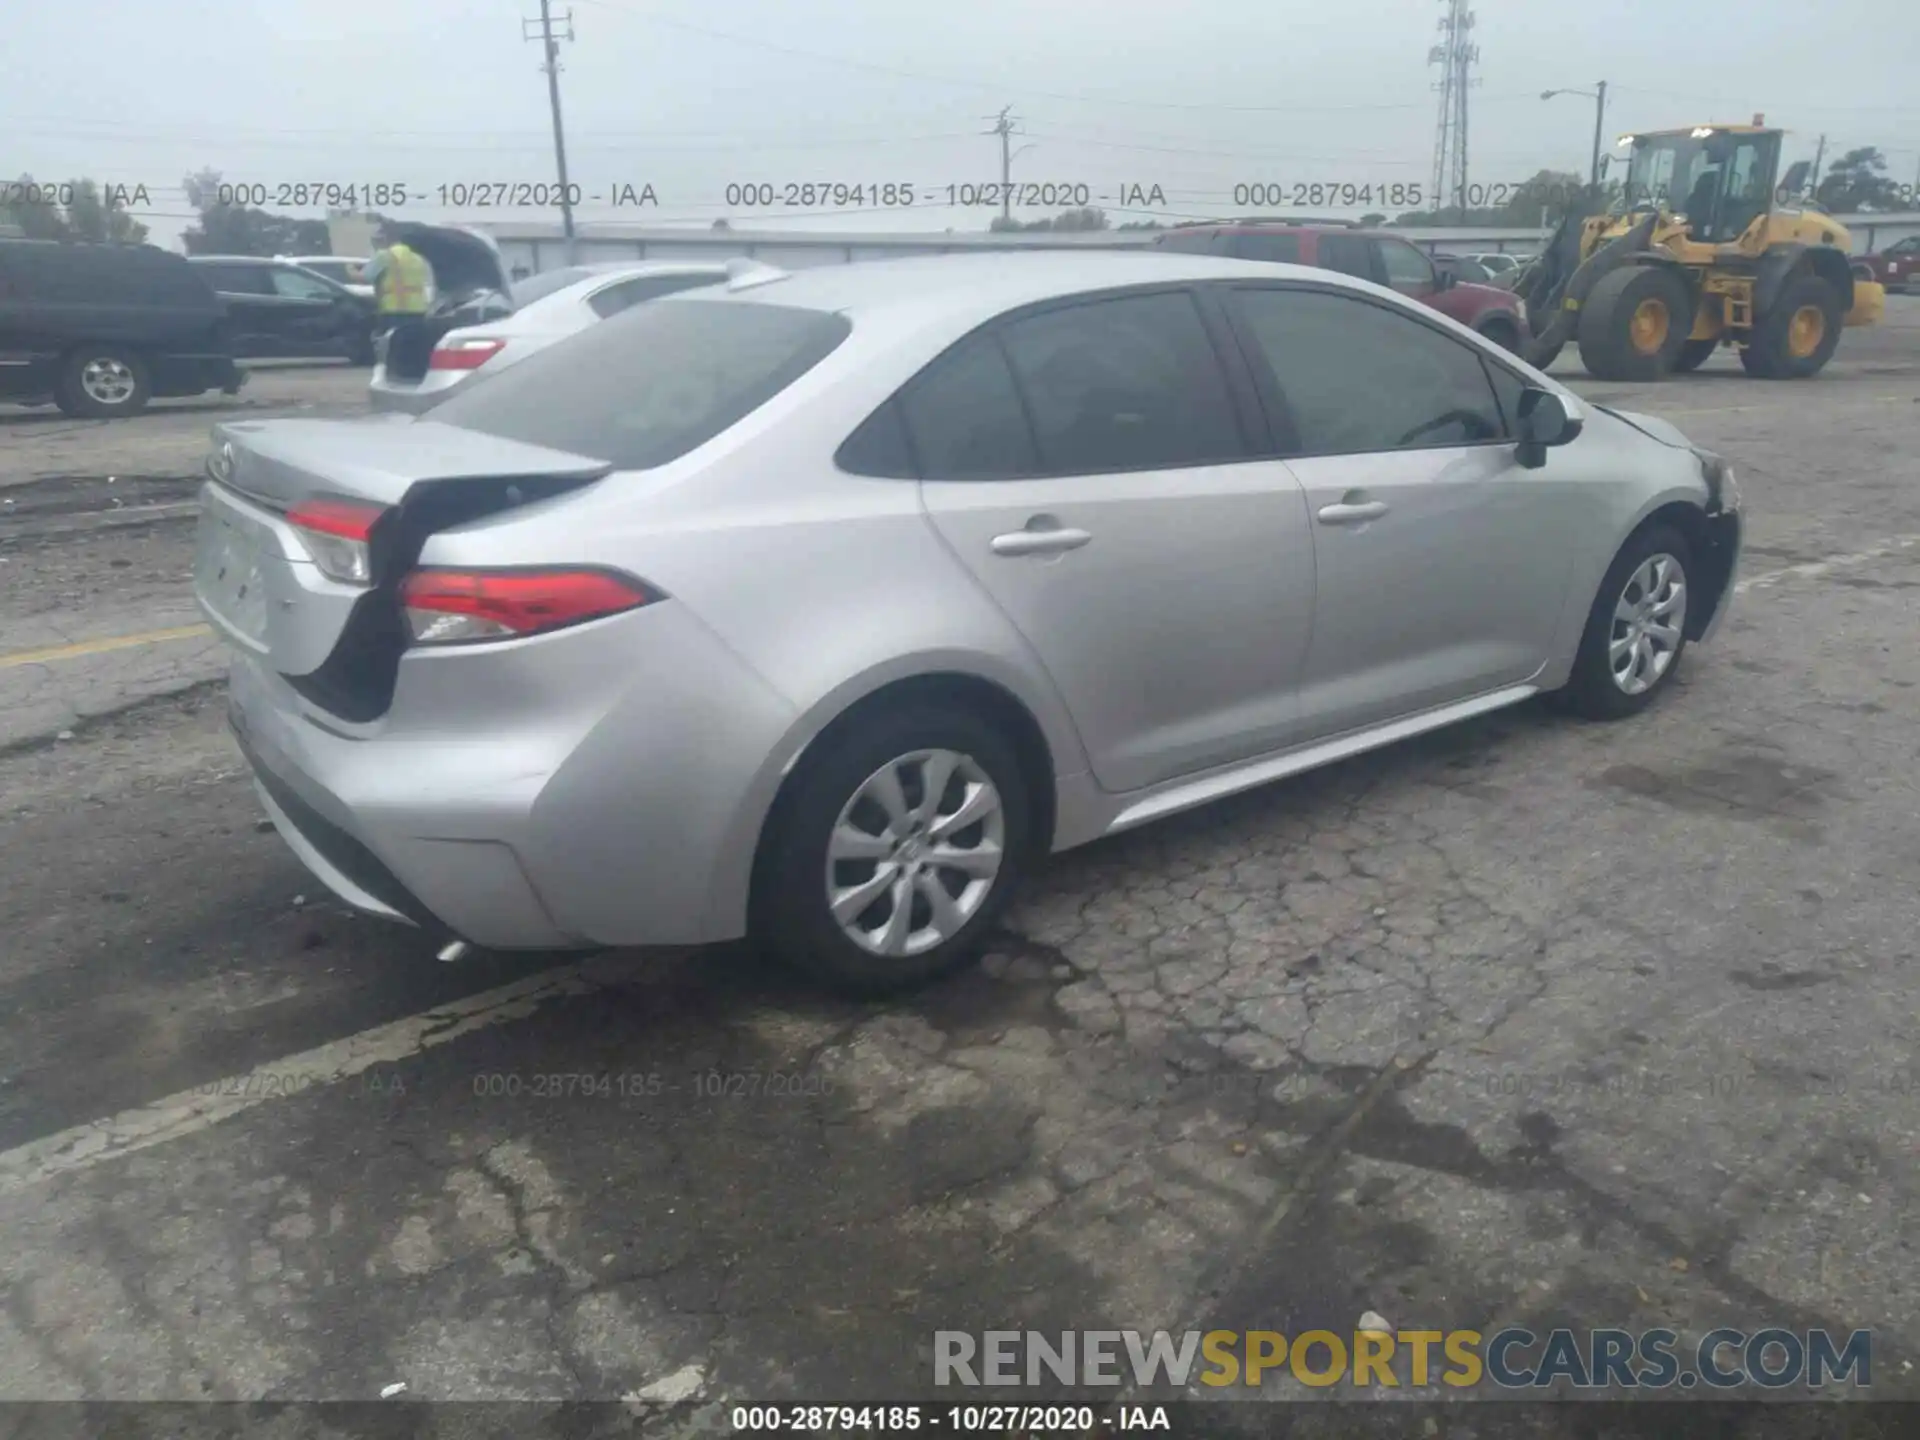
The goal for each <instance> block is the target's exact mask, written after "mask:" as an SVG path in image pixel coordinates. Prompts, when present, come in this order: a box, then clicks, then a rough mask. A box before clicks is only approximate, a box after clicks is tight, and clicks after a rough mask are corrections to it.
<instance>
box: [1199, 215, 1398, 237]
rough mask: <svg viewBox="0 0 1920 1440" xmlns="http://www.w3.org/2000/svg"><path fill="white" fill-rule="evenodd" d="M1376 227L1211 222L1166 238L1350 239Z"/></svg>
mask: <svg viewBox="0 0 1920 1440" xmlns="http://www.w3.org/2000/svg"><path fill="white" fill-rule="evenodd" d="M1376 229H1377V227H1375V226H1362V225H1349V224H1345V223H1343V222H1341V221H1337V220H1259V219H1252V220H1209V221H1207V222H1206V223H1205V224H1203V225H1176V226H1174V228H1173V229H1171V230H1168V231H1166V232H1165V234H1167V235H1186V234H1189V233H1191V232H1192V231H1195V230H1199V231H1203V232H1205V233H1208V234H1220V233H1224V234H1229V235H1272V234H1276V233H1280V232H1286V233H1289V234H1308V233H1311V234H1315V235H1333V234H1340V235H1347V234H1354V233H1358V234H1362V235H1370V234H1373V233H1374V231H1375V230H1376Z"/></svg>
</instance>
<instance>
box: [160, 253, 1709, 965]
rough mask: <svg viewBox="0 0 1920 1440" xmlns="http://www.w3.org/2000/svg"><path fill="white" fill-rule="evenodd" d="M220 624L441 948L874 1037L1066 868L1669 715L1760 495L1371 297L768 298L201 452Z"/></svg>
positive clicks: (849, 276)
mask: <svg viewBox="0 0 1920 1440" xmlns="http://www.w3.org/2000/svg"><path fill="white" fill-rule="evenodd" d="M210 470H211V475H210V479H209V483H208V484H207V486H206V488H205V494H204V504H205V514H204V518H203V521H202V528H201V534H200V553H199V558H198V562H197V567H196V588H197V592H198V595H199V599H200V602H201V604H202V606H203V608H204V609H205V611H206V613H207V614H208V616H209V617H210V618H211V620H212V621H213V623H214V624H215V625H216V626H217V627H218V629H219V630H220V632H221V633H222V634H223V635H224V636H225V637H226V639H227V641H228V642H229V643H230V644H231V646H232V649H233V652H234V663H233V670H232V685H231V702H230V707H231V708H230V713H231V716H232V721H233V725H234V729H235V733H236V734H237V736H238V737H239V740H240V744H241V746H242V748H243V749H244V751H245V753H246V755H247V757H248V759H249V761H250V762H251V765H252V767H253V772H254V774H255V776H256V777H257V779H258V782H259V788H260V793H261V796H262V799H263V803H264V804H265V807H266V810H267V813H268V814H269V815H270V816H271V817H272V820H273V822H274V824H275V826H276V827H277V828H278V829H279V832H280V834H281V835H282V836H284V837H285V839H286V841H287V843H288V844H289V845H290V846H291V847H292V848H293V849H294V851H295V852H296V853H297V854H298V855H299V857H300V858H301V859H302V860H303V861H304V862H305V863H306V865H307V866H308V867H309V868H310V869H311V870H312V871H313V872H314V873H315V874H316V875H317V876H318V877H319V878H320V879H321V880H322V881H323V882H325V883H326V884H327V885H328V886H329V887H331V889H332V890H333V891H334V892H335V893H336V894H337V895H339V896H340V897H341V898H343V899H344V900H345V901H347V902H348V903H350V904H352V905H354V906H357V907H359V908H360V909H362V910H364V911H368V912H371V913H373V914H376V915H381V916H386V917H388V918H390V919H393V920H396V921H402V920H404V921H408V922H411V923H413V924H415V925H418V926H420V927H422V928H423V929H424V930H426V931H428V932H430V933H431V934H432V935H433V936H434V937H435V941H436V943H437V944H442V945H446V946H449V947H450V950H452V951H457V950H458V949H459V948H460V947H461V946H462V945H467V944H471V945H477V946H484V947H490V948H496V949H542V950H550V949H555V948H583V949H584V948H594V947H601V946H614V945H631V944H649V943H686V942H704V941H719V940H727V939H732V938H735V937H740V936H743V935H748V934H752V935H755V936H758V937H759V938H760V939H761V940H762V941H763V942H764V943H765V944H766V945H767V946H769V947H770V948H772V949H774V950H776V951H778V952H780V953H781V954H783V955H785V956H786V957H788V958H790V959H791V960H793V961H795V962H797V963H798V964H800V965H801V966H803V967H805V968H806V969H807V970H808V971H809V972H811V973H812V974H814V975H816V976H818V977H820V978H821V979H823V980H824V981H826V982H828V983H831V984H834V985H837V986H840V987H843V988H848V989H853V990H859V991H868V992H876V991H885V990H890V989H895V988H899V987H903V986H907V985H911V984H914V983H918V982H921V981H924V980H926V979H927V978H929V977H931V976H933V975H935V974H937V973H939V972H941V971H944V970H946V969H948V968H950V967H952V966H954V965H957V964H960V963H962V962H964V961H965V960H966V959H968V958H969V957H970V956H972V955H973V954H975V953H977V951H978V950H979V949H980V947H981V946H982V945H983V943H984V942H985V941H986V939H987V938H988V936H989V935H990V933H991V932H992V930H993V927H994V926H995V924H996V921H997V919H998V917H999V916H1000V914H1001V913H1002V911H1003V909H1004V907H1005V906H1006V905H1007V903H1008V900H1009V898H1010V895H1011V894H1012V890H1013V886H1014V885H1015V883H1016V882H1017V880H1018V878H1019V877H1020V874H1021V872H1022V871H1024V870H1026V869H1028V868H1029V867H1030V866H1031V864H1032V863H1033V862H1034V861H1035V859H1036V858H1037V857H1039V856H1041V855H1043V854H1045V853H1047V852H1050V851H1060V850H1065V849H1068V848H1070V847H1073V846H1077V845H1081V844H1084V843H1086V842H1088V841H1091V840H1094V839H1096V838H1098V837H1100V836H1103V835H1109V834H1112V833H1114V832H1116V831H1121V830H1125V829H1128V828H1130V827H1133V826H1137V825H1141V824H1144V823H1147V822H1150V821H1153V820H1155V819H1158V818H1159V817H1162V816H1166V815H1169V814H1172V813H1174V812H1176V811H1180V810H1184V809H1186V808H1188V807H1191V806H1196V805H1201V804H1204V803H1206V802H1208V801H1211V800H1215V799H1217V798H1219V797H1221V796H1225V795H1228V794H1230V793H1233V792H1236V791H1240V790H1244V789H1247V788H1249V787H1251V786H1256V785H1262V784H1266V783H1269V782H1272V781H1277V780H1281V779H1283V778H1284V777H1286V776H1289V775H1292V774H1295V773H1297V772H1300V771H1304V770H1307V769H1310V768H1312V767H1314V766H1318V765H1323V764H1326V763H1328V762H1331V761H1334V760H1338V759H1341V758H1343V757H1346V756H1350V755H1353V754H1356V753H1358V752H1360V751H1364V750H1367V749H1370V748H1372V747H1375V746H1380V745H1384V744H1388V743H1390V742H1393V741H1396V740H1399V739H1402V738H1404V737H1406V736H1410V735H1414V734H1416V733H1419V732H1421V731H1426V730H1431V729H1433V728H1435V727H1438V726H1443V725H1448V724H1451V723H1454V722H1457V721H1461V720H1464V719H1466V718H1468V717H1471V716H1475V715H1479V714H1482V713H1485V712H1488V711H1491V710H1494V709H1497V708H1499V707H1502V706H1507V705H1512V704H1515V703H1517V702H1521V701H1524V700H1526V699H1528V698H1529V697H1531V696H1536V695H1543V694H1551V695H1554V696H1556V697H1558V699H1559V700H1560V701H1561V702H1562V703H1563V704H1564V705H1565V707H1566V708H1568V709H1570V710H1573V711H1576V712H1579V713H1580V714H1583V715H1586V716H1590V717H1596V718H1601V719H1615V718H1620V717H1624V716H1628V715H1632V714H1633V713H1635V712H1636V711H1639V710H1641V709H1642V708H1644V707H1645V706H1646V705H1648V704H1649V703H1651V702H1653V701H1654V700H1655V699H1656V697H1658V696H1659V695H1660V694H1661V693H1662V691H1664V690H1665V689H1666V688H1667V687H1669V686H1670V685H1671V683H1672V681H1673V677H1674V674H1675V672H1676V670H1677V668H1678V667H1679V665H1680V662H1681V659H1682V656H1683V654H1684V653H1685V651H1686V649H1687V647H1688V645H1689V642H1699V641H1702V640H1704V639H1706V638H1708V637H1709V636H1710V635H1711V634H1712V633H1713V632H1714V630H1715V628H1716V627H1717V626H1718V625H1719V624H1720V622H1721V620H1722V618H1723V617H1724V615H1725V613H1726V610H1727V606H1728V603H1729V601H1730V600H1731V597H1732V595H1733V590H1734V584H1733V579H1734V573H1735V569H1736V565H1737V560H1738V556H1739V550H1740V539H1741V518H1740V510H1739V502H1738V498H1737V494H1736V490H1735V486H1734V483H1733V477H1732V476H1731V474H1730V473H1729V470H1728V467H1727V466H1726V464H1725V463H1724V462H1723V461H1722V460H1720V459H1719V458H1718V457H1716V456H1714V455H1712V454H1709V453H1707V452H1705V451H1703V450H1700V449H1698V448H1696V447H1694V446H1691V445H1690V444H1689V443H1688V442H1687V440H1686V439H1685V437H1684V436H1682V435H1681V434H1680V433H1679V432H1678V431H1676V430H1674V429H1673V428H1672V427H1671V426H1669V425H1666V424H1664V423H1661V422H1659V421H1655V420H1652V419H1649V418H1647V417H1644V416H1636V415H1631V414H1625V413H1619V412H1614V411H1610V410H1607V409H1605V408H1603V407H1601V406H1598V405H1594V404H1591V403H1589V402H1586V401H1583V400H1581V399H1580V398H1578V397H1577V396H1575V395H1574V394H1573V393H1572V392H1570V391H1568V390H1567V389H1565V388H1564V387H1562V386H1560V385H1558V384H1557V383H1556V382H1554V381H1553V380H1551V379H1549V378H1547V377H1546V376H1544V375H1542V374H1540V373H1539V372H1537V371H1534V370H1531V369H1529V368H1528V367H1527V366H1525V365H1524V364H1522V363H1521V362H1519V361H1518V360H1517V359H1515V357H1514V356H1513V355H1511V354H1509V353H1507V352H1505V351H1504V350H1502V349H1501V348H1500V347H1498V346H1496V345H1493V344H1491V343H1489V342H1488V341H1486V340H1485V339H1483V338H1481V337H1480V336H1477V335H1475V334H1474V333H1473V332H1472V331H1470V330H1468V329H1466V328H1465V327H1463V326H1461V325H1459V324H1456V323H1455V322H1453V321H1452V320H1450V319H1448V318H1447V317H1445V316H1443V315H1440V314H1438V313H1436V312H1435V311H1433V310H1432V309H1431V308H1429V307H1427V306H1424V305H1421V304H1419V303H1418V302H1417V301H1414V300H1409V299H1407V298H1405V297H1403V296H1401V295H1398V294H1396V293H1395V292H1394V291H1392V290H1389V289H1387V288H1385V287H1382V286H1377V285H1374V284H1371V283H1369V282H1367V281H1364V280H1359V279H1355V278H1352V277H1348V276H1344V275H1340V274H1334V273H1330V272H1328V271H1325V270H1318V269H1307V268H1302V267H1297V266H1276V265H1271V264H1263V263H1259V262H1247V261H1235V260H1231V259H1219V258H1214V257H1210V256H1201V255H1184V254H1178V253H1171V252H1166V251H1161V252H1156V253H1147V254H1126V253H1120V252H1114V253H1105V254H1064V253H1062V254H1045V253H1025V254H1023V253H1013V254H982V255H967V256H946V257H940V258H933V259H926V260H899V261H886V262H880V263H873V264H856V265H847V266H837V267H821V268H817V269H811V270H808V271H805V272H803V273H798V274H792V275H786V274H782V273H781V272H778V271H770V270H767V269H766V268H765V267H752V266H744V267H741V268H740V269H739V271H738V273H737V274H736V276H735V277H734V279H732V280H731V281H730V282H728V283H727V284H724V285H720V286H716V287H713V288H710V289H705V290H692V291H687V292H685V293H683V294H681V295H677V296H670V297H667V298H663V299H659V300H655V301H652V302H650V303H648V304H646V305H641V306H636V307H634V308H632V309H630V310H627V311H626V312H624V313H622V314H619V315H616V316H614V317H613V318H611V319H609V320H607V321H605V322H604V323H601V324H599V325H596V326H594V327H592V328H591V329H588V330H586V331H584V332H582V333H581V334H579V335H576V336H574V337H572V338H570V339H569V340H567V341H565V342H563V343H561V344H558V345H555V346H553V347H551V348H550V349H547V350H544V351H542V352H541V353H539V354H536V355H532V356H530V357H529V358H528V359H527V360H526V361H525V362H524V363H522V364H520V365H518V366H516V367H514V368H512V369H510V370H508V371H506V372H504V373H502V374H501V375H500V376H498V377H497V378H496V379H494V380H492V381H490V382H489V383H488V384H486V385H484V386H479V387H476V388H475V389H474V390H473V391H472V392H471V393H466V394H461V393H455V394H454V395H453V396H452V397H451V398H450V399H448V400H447V401H445V402H444V403H443V404H441V405H440V406H438V407H436V408H435V409H434V410H433V411H432V412H431V413H430V416H428V417H425V418H421V419H414V420H397V421H394V420H387V421H379V420H371V421H336V420H300V419H288V420H242V421H234V422H231V423H228V424H225V425H222V426H220V427H219V428H218V430H217V432H216V443H215V452H214V455H213V458H212V460H211V462H210Z"/></svg>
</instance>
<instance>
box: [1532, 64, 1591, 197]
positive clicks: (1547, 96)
mask: <svg viewBox="0 0 1920 1440" xmlns="http://www.w3.org/2000/svg"><path fill="white" fill-rule="evenodd" d="M1556 95H1579V96H1582V97H1584V98H1586V99H1588V100H1591V101H1593V181H1592V183H1593V193H1594V194H1596V195H1598V194H1599V193H1600V137H1601V135H1602V133H1603V132H1604V131H1605V130H1606V128H1607V82H1606V81H1604V80H1602V81H1601V82H1600V83H1599V85H1598V86H1597V87H1596V88H1594V89H1592V90H1542V91H1541V92H1540V98H1541V99H1542V100H1551V99H1553V97H1554V96H1556Z"/></svg>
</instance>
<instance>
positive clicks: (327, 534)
mask: <svg viewBox="0 0 1920 1440" xmlns="http://www.w3.org/2000/svg"><path fill="white" fill-rule="evenodd" d="M386 513H387V511H386V507H385V506H383V505H375V504H373V503H371V502H370V501H366V500H337V499H333V498H331V497H329V496H316V497H315V498H313V499H311V500H302V501H301V502H300V503H299V504H297V505H295V506H294V507H293V508H292V509H290V510H289V511H287V523H288V524H290V525H292V526H293V527H294V528H295V529H296V530H298V531H299V532H300V540H301V543H302V544H304V545H305V546H306V547H307V553H308V554H310V555H312V556H313V563H314V564H315V565H317V566H319V568H320V573H321V574H323V575H325V576H327V577H328V578H329V579H333V580H340V581H343V582H345V583H346V584H349V585H368V584H371V583H372V582H373V558H372V553H371V550H370V548H369V543H368V542H369V541H371V540H372V538H373V527H374V526H375V525H377V524H379V523H380V517H381V516H382V515H384V514H386Z"/></svg>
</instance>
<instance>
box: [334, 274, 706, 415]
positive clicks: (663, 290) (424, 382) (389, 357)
mask: <svg viewBox="0 0 1920 1440" xmlns="http://www.w3.org/2000/svg"><path fill="white" fill-rule="evenodd" d="M726 278H727V267H726V265H725V264H724V263H720V262H711V263H704V264H703V263H695V262H682V261H668V260H656V261H637V260H636V261H624V262H614V263H611V264H602V265H570V266H568V267H566V268H565V269H562V270H549V271H547V272H546V273H545V274H541V275H535V276H533V277H532V278H531V279H528V280H521V281H518V282H516V283H515V284H514V285H513V287H512V297H513V302H514V307H515V308H514V311H513V313H512V314H511V315H507V316H504V317H502V318H499V319H494V320H488V321H485V322H483V323H481V324H477V325H465V326H461V327H459V328H457V329H452V330H448V331H447V332H446V333H445V334H443V335H441V336H440V337H439V338H438V340H437V341H435V343H434V345H433V348H432V349H431V350H430V351H428V352H426V353H425V355H424V356H423V357H422V356H418V355H417V353H415V352H411V351H410V352H409V353H408V354H407V355H404V356H403V355H402V353H401V351H400V349H398V348H396V347H392V346H389V347H385V348H384V350H383V353H382V356H381V359H380V362H379V364H377V365H376V366H375V367H374V371H373V381H372V384H371V385H370V387H369V391H368V394H369V398H370V399H371V401H372V404H373V408H374V409H375V410H398V411H405V412H406V413H408V414H414V415H417V414H419V413H420V412H421V411H423V410H426V409H427V408H429V407H430V406H433V405H436V404H438V403H439V402H440V401H442V400H444V399H446V397H447V396H448V395H449V394H451V393H452V392H453V391H454V389H455V388H456V387H458V386H460V385H461V384H463V383H465V382H466V381H468V380H470V379H471V378H472V377H473V376H475V375H478V374H482V373H485V374H488V375H492V374H497V373H498V372H499V371H501V370H504V369H506V368H508V367H509V366H511V365H513V364H515V363H517V362H518V361H520V360H523V359H525V358H526V357H527V356H529V355H531V354H533V353H535V352H536V351H538V350H542V349H545V348H546V347H547V346H549V345H552V344H553V343H555V342H556V341H559V340H564V339H565V338H566V337H567V336H569V335H572V334H575V333H577V332H579V331H581V330H585V329H588V328H589V327H591V326H592V325H595V324H597V323H598V322H599V321H601V320H604V319H606V318H607V317H608V316H610V315H617V314H619V313H620V311H622V310H625V309H626V308H627V307H628V306H630V305H637V304H639V303H641V302H642V301H646V300H655V299H658V298H659V297H660V296H662V295H671V294H673V293H674V292H675V291H677V290H691V289H695V288H697V287H699V286H702V285H718V284H721V283H722V282H724V281H725V280H726ZM422 360H424V364H422ZM409 361H411V363H408V362H409Z"/></svg>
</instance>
